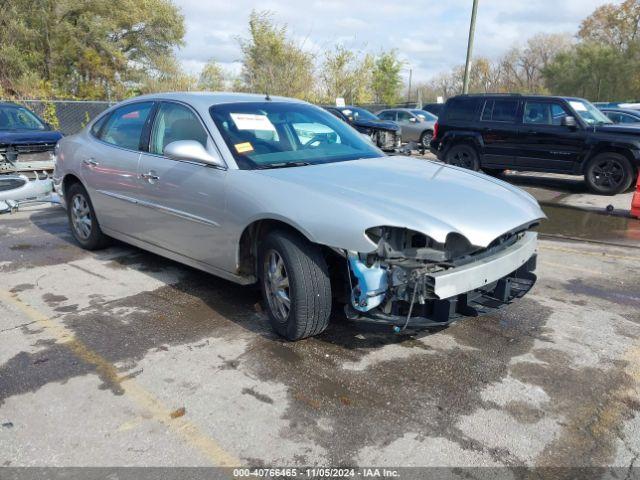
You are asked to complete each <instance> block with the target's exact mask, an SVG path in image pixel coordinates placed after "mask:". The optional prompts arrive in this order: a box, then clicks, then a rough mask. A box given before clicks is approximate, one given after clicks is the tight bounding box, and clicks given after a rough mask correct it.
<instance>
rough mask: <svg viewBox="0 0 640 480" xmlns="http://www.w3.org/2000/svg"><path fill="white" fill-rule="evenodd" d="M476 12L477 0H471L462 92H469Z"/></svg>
mask: <svg viewBox="0 0 640 480" xmlns="http://www.w3.org/2000/svg"><path fill="white" fill-rule="evenodd" d="M477 12H478V0H473V10H471V24H470V25H469V42H468V43H467V61H466V62H465V64H464V83H463V84H462V93H469V70H470V69H471V55H472V54H473V53H472V52H473V36H474V35H475V32H476V13H477Z"/></svg>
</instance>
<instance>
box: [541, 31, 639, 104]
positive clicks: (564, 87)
mask: <svg viewBox="0 0 640 480" xmlns="http://www.w3.org/2000/svg"><path fill="white" fill-rule="evenodd" d="M637 71H638V68H637V64H632V63H630V62H629V61H628V58H627V57H626V56H625V55H624V54H623V53H621V52H620V51H618V50H617V49H616V48H615V47H613V46H611V45H606V44H605V45H603V44H602V43H596V42H591V41H590V42H583V43H580V44H579V45H577V46H576V47H575V48H574V49H572V50H570V51H568V52H564V53H561V54H559V55H558V56H557V57H556V59H555V60H554V61H553V62H552V63H550V64H549V66H548V67H547V68H546V69H545V71H544V76H545V78H546V81H547V84H548V86H549V89H550V90H551V91H552V92H554V93H556V94H559V95H576V96H580V97H585V98H588V99H591V100H594V101H601V100H608V99H632V98H634V97H635V96H636V95H637V92H638V90H637V85H634V78H635V75H636V74H637V73H636V72H637Z"/></svg>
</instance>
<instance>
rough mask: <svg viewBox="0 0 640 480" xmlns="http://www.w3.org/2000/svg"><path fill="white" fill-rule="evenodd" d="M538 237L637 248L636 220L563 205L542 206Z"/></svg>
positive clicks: (638, 222)
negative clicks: (557, 237)
mask: <svg viewBox="0 0 640 480" xmlns="http://www.w3.org/2000/svg"><path fill="white" fill-rule="evenodd" d="M542 209H543V210H544V213H546V214H547V217H548V218H547V219H546V220H543V221H542V223H541V224H540V226H539V227H538V229H537V230H538V231H539V232H540V233H541V234H542V235H549V236H559V237H564V238H574V239H579V240H587V241H595V242H605V243H611V244H620V245H625V246H637V247H640V220H638V219H634V218H630V217H622V216H618V215H609V214H605V213H598V212H592V211H586V210H578V209H575V208H571V207H565V206H552V205H543V206H542Z"/></svg>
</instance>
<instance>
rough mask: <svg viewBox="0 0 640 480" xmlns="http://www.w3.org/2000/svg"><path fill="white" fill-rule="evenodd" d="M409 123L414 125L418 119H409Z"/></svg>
mask: <svg viewBox="0 0 640 480" xmlns="http://www.w3.org/2000/svg"><path fill="white" fill-rule="evenodd" d="M409 121H410V122H411V123H416V122H417V121H418V119H417V118H416V117H411V118H410V119H409Z"/></svg>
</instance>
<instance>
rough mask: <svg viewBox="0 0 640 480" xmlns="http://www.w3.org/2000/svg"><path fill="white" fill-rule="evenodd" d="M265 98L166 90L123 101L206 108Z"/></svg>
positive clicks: (275, 99)
mask: <svg viewBox="0 0 640 480" xmlns="http://www.w3.org/2000/svg"><path fill="white" fill-rule="evenodd" d="M266 99H267V95H266V94H258V93H235V92H166V93H150V94H147V95H140V96H138V97H134V98H130V99H127V100H126V101H125V102H122V103H123V104H124V103H129V102H137V101H141V100H176V101H181V102H186V103H189V104H190V105H192V106H194V107H199V108H202V109H207V108H209V107H210V106H212V105H219V104H222V103H239V102H263V101H265V100H266ZM269 99H270V100H271V101H277V102H292V103H307V102H305V101H303V100H298V99H295V98H288V97H279V96H275V95H269Z"/></svg>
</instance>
